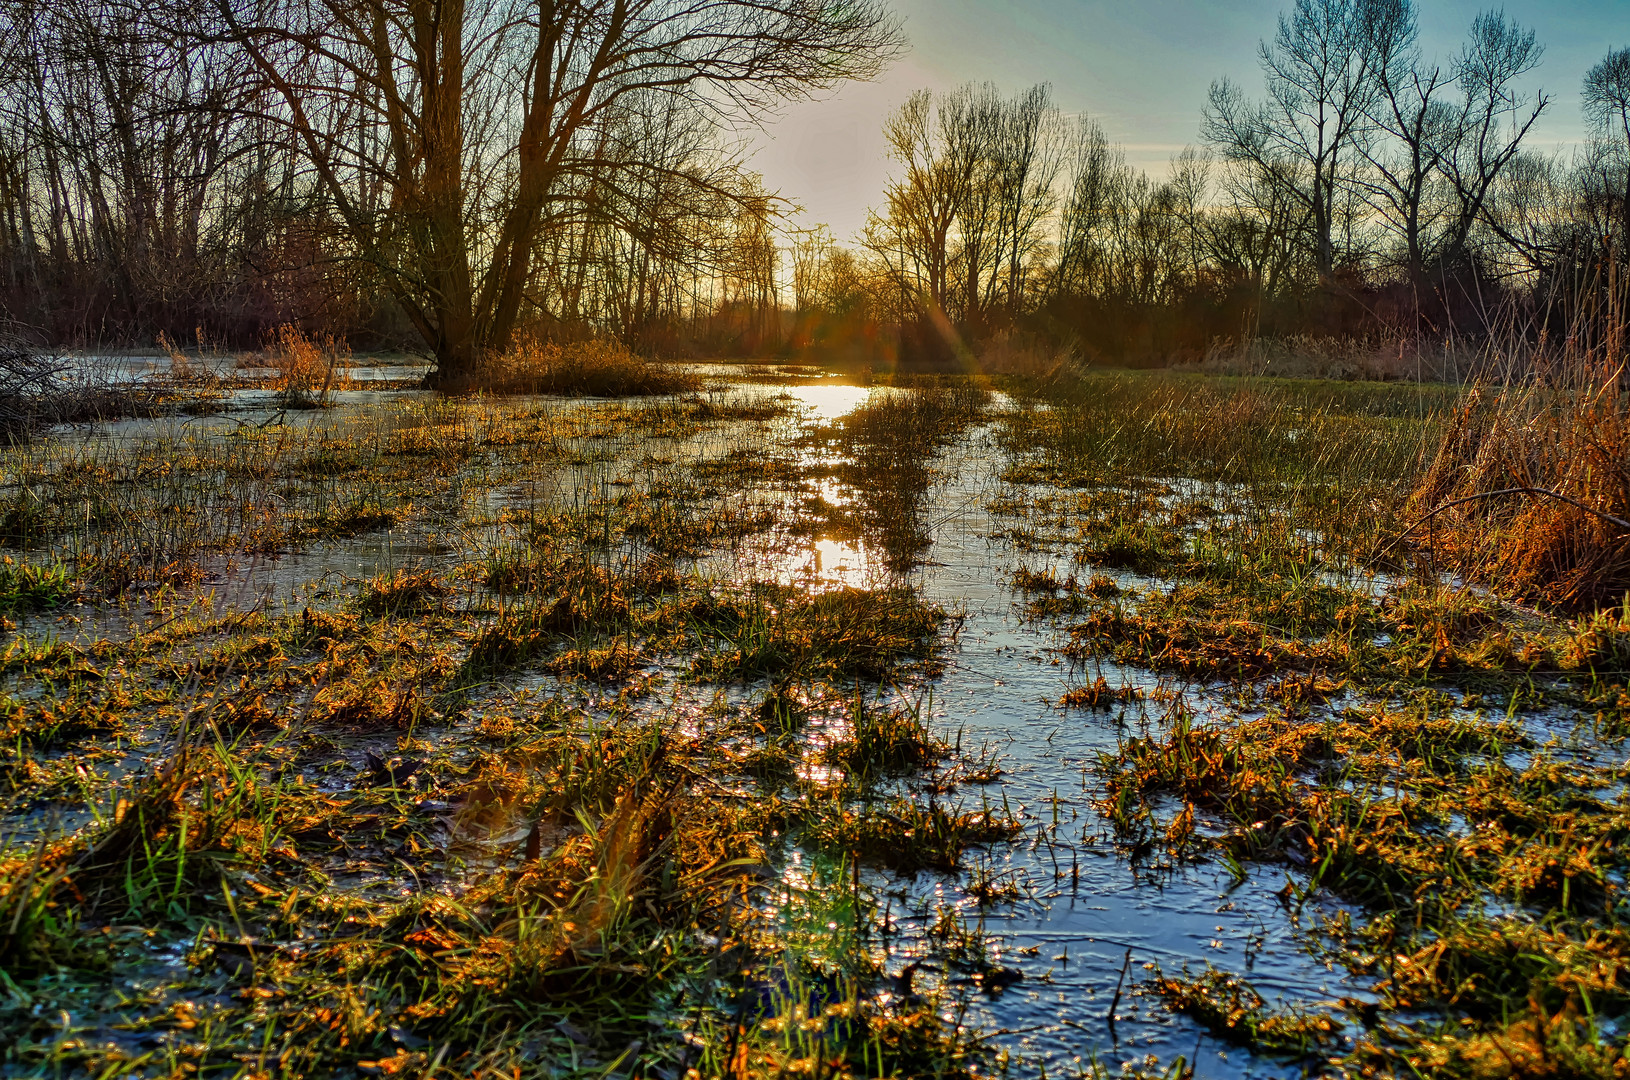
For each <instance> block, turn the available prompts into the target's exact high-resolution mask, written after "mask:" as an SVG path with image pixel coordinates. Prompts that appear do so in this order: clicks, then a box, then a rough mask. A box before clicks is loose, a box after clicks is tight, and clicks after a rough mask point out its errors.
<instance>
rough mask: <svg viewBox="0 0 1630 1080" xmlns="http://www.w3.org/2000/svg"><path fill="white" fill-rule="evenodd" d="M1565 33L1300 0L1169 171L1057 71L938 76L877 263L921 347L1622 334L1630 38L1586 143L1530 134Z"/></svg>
mask: <svg viewBox="0 0 1630 1080" xmlns="http://www.w3.org/2000/svg"><path fill="white" fill-rule="evenodd" d="M1542 53H1543V49H1542V47H1541V45H1540V44H1539V42H1538V41H1537V40H1536V38H1535V35H1534V33H1533V31H1531V30H1528V29H1525V28H1523V27H1521V26H1519V25H1518V24H1516V23H1515V22H1514V21H1513V20H1511V19H1509V18H1508V17H1506V16H1505V15H1504V14H1503V13H1501V12H1486V13H1484V14H1481V15H1479V16H1477V18H1476V19H1475V20H1474V21H1473V23H1472V25H1471V27H1470V29H1469V31H1468V34H1467V36H1466V39H1465V41H1464V43H1463V44H1462V45H1461V47H1460V48H1459V50H1458V51H1457V52H1455V53H1454V54H1453V55H1452V56H1449V57H1446V58H1430V57H1428V56H1426V55H1425V53H1424V50H1423V49H1422V48H1421V44H1420V40H1419V27H1418V12H1417V8H1416V6H1415V4H1414V2H1413V0H1295V2H1294V3H1293V5H1292V6H1291V8H1290V9H1289V10H1288V11H1287V12H1286V13H1285V14H1284V15H1282V16H1281V18H1280V20H1279V23H1278V27H1277V31H1276V33H1275V34H1274V35H1273V37H1272V38H1271V39H1269V40H1266V41H1264V42H1263V43H1262V45H1261V48H1260V50H1259V53H1258V61H1259V64H1260V67H1261V70H1262V76H1263V85H1262V89H1261V91H1260V92H1259V93H1253V92H1251V91H1250V90H1248V89H1246V88H1245V87H1242V86H1240V85H1238V84H1237V83H1234V82H1232V81H1229V80H1220V81H1218V82H1217V83H1215V84H1214V85H1213V87H1212V89H1211V92H1210V94H1209V97H1208V100H1207V102H1206V106H1205V109H1204V113H1203V117H1202V123H1201V135H1202V145H1201V147H1200V148H1198V149H1189V150H1186V151H1184V152H1183V153H1182V154H1180V155H1178V156H1177V157H1176V158H1175V159H1173V161H1172V163H1171V168H1170V170H1169V173H1168V175H1167V176H1165V177H1164V178H1161V179H1158V180H1157V179H1154V178H1151V177H1150V176H1148V175H1147V174H1146V173H1144V172H1142V171H1140V170H1137V169H1135V168H1133V167H1131V166H1129V165H1128V164H1127V162H1126V159H1125V155H1124V154H1123V153H1122V152H1121V151H1120V150H1119V149H1118V148H1116V147H1114V146H1112V145H1111V144H1110V142H1109V140H1108V139H1107V138H1106V136H1105V134H1104V132H1103V130H1102V128H1101V127H1100V126H1099V125H1098V124H1097V123H1096V122H1094V121H1093V120H1091V119H1090V118H1077V119H1073V120H1071V119H1067V118H1066V117H1065V116H1064V115H1063V114H1062V113H1061V111H1060V109H1059V108H1058V107H1057V105H1056V104H1055V103H1054V102H1053V101H1052V100H1051V96H1050V93H1049V91H1048V88H1047V87H1046V86H1038V87H1035V88H1033V89H1031V90H1028V91H1026V92H1024V93H1021V94H1019V95H1017V96H1014V97H1004V96H1002V95H1001V94H1000V93H999V92H998V91H997V90H996V89H995V88H994V87H992V86H988V85H985V86H967V87H963V88H960V89H957V90H953V91H950V92H946V93H941V94H930V93H927V92H924V93H920V94H918V95H916V96H914V97H913V98H912V99H911V100H909V101H908V102H907V103H906V104H905V105H904V106H903V107H902V108H900V110H899V111H898V112H896V113H895V114H894V115H893V116H892V117H891V118H890V119H889V121H888V122H887V125H886V128H885V131H886V135H887V137H888V142H889V147H890V152H891V155H892V157H893V160H894V162H895V166H896V168H895V173H894V179H893V181H892V182H891V183H890V185H889V187H888V189H887V191H886V192H885V198H884V202H883V205H882V206H881V207H880V208H879V209H877V210H876V211H874V213H873V214H872V217H871V221H870V224H869V225H868V227H867V229H866V231H865V234H864V236H863V237H862V238H861V244H860V247H861V249H862V251H863V252H864V260H863V262H864V270H865V273H864V275H863V276H865V277H866V278H867V280H868V281H869V282H870V283H871V287H870V290H869V291H870V293H871V295H872V296H873V297H874V298H875V302H876V303H877V304H878V305H880V307H881V308H882V309H883V314H882V317H884V318H886V319H890V320H893V321H896V322H898V323H899V324H900V325H901V326H902V327H903V328H904V332H903V335H902V346H903V347H904V348H906V349H908V350H911V349H915V350H917V351H919V352H922V353H924V354H926V355H930V356H933V355H935V354H938V356H939V357H940V358H941V359H947V358H949V356H950V355H951V354H954V353H956V352H957V351H967V350H971V349H977V347H978V343H979V342H980V341H981V340H983V339H985V338H988V337H989V336H990V335H991V334H992V333H993V332H998V331H1003V330H1013V329H1020V330H1026V331H1028V332H1032V333H1040V334H1043V335H1049V336H1051V337H1053V338H1055V339H1060V340H1066V341H1069V342H1071V343H1073V344H1076V345H1077V346H1079V347H1081V348H1082V349H1083V350H1085V351H1087V352H1089V353H1093V354H1099V355H1105V356H1109V357H1112V358H1116V359H1141V358H1150V359H1169V358H1171V357H1172V356H1173V355H1175V354H1182V353H1185V352H1187V353H1191V354H1192V353H1195V352H1198V351H1202V350H1204V349H1205V348H1206V347H1207V346H1208V345H1209V344H1210V343H1213V342H1215V341H1217V340H1218V339H1220V338H1231V339H1234V340H1240V339H1248V338H1251V337H1254V336H1256V335H1259V334H1270V335H1289V334H1299V333H1303V334H1305V333H1315V334H1329V335H1340V336H1355V335H1356V336H1364V335H1374V336H1378V337H1379V336H1404V337H1425V338H1429V339H1440V340H1441V339H1446V338H1449V337H1453V336H1460V337H1477V336H1479V335H1484V336H1486V335H1488V334H1489V333H1491V332H1499V333H1510V332H1513V331H1516V332H1518V333H1521V334H1526V335H1529V336H1531V337H1532V336H1535V335H1541V334H1545V333H1554V334H1556V335H1558V336H1561V335H1563V334H1579V333H1584V334H1587V335H1594V338H1595V339H1598V340H1601V341H1606V340H1608V339H1609V338H1613V339H1614V340H1617V338H1614V335H1622V332H1623V328H1624V325H1625V317H1624V312H1625V297H1626V288H1625V283H1626V281H1627V275H1626V274H1625V273H1624V270H1625V268H1626V263H1627V259H1626V253H1627V251H1630V49H1620V50H1617V51H1613V52H1610V53H1609V55H1608V56H1607V57H1606V58H1605V59H1603V60H1602V61H1601V62H1600V63H1599V64H1597V65H1596V66H1595V67H1593V68H1592V69H1591V70H1590V72H1589V73H1588V74H1587V76H1586V78H1585V79H1584V84H1583V90H1584V107H1585V118H1586V120H1587V121H1588V124H1589V131H1590V134H1591V138H1590V141H1589V142H1588V143H1587V144H1586V145H1584V146H1582V147H1580V148H1577V150H1576V151H1575V152H1574V153H1573V154H1572V155H1571V156H1567V157H1564V156H1559V155H1549V156H1548V155H1545V154H1542V153H1540V152H1537V151H1535V150H1533V149H1532V148H1531V146H1530V144H1531V142H1532V134H1533V131H1534V128H1535V125H1536V124H1537V122H1538V121H1539V120H1540V118H1541V117H1542V116H1544V115H1545V114H1546V113H1547V112H1548V111H1549V110H1550V109H1551V107H1552V101H1551V98H1550V97H1549V96H1548V95H1546V94H1544V93H1543V92H1529V91H1527V90H1526V89H1525V87H1524V83H1525V81H1526V79H1525V77H1526V76H1529V75H1530V73H1531V72H1533V71H1534V70H1535V68H1536V67H1537V66H1538V64H1539V62H1540V59H1541V56H1542ZM1604 312H1605V313H1607V314H1608V315H1610V316H1611V317H1604Z"/></svg>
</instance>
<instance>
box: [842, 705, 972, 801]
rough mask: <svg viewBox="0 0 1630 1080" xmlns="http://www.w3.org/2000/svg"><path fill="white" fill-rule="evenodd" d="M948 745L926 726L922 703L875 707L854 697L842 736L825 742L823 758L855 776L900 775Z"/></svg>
mask: <svg viewBox="0 0 1630 1080" xmlns="http://www.w3.org/2000/svg"><path fill="white" fill-rule="evenodd" d="M950 753H951V748H950V747H949V746H948V745H946V743H945V741H944V740H943V739H941V738H939V737H938V736H936V735H934V734H933V732H932V731H930V730H929V727H928V723H927V721H926V720H924V718H923V715H922V706H921V705H920V704H919V705H916V706H912V707H895V708H888V709H885V708H877V707H875V706H872V705H869V704H868V703H867V702H866V701H865V700H864V699H862V698H859V697H857V698H856V699H855V700H854V702H853V703H852V704H851V706H850V709H849V731H848V734H847V736H846V737H845V738H843V739H840V740H838V741H836V742H833V743H830V744H828V746H827V747H826V749H825V750H824V751H823V752H822V755H821V757H822V760H824V761H825V762H826V763H827V764H828V765H836V766H838V767H839V768H841V769H843V770H844V771H845V772H847V773H848V774H849V775H850V776H851V777H854V778H855V779H857V780H861V781H865V780H868V779H871V778H874V777H881V776H901V775H904V774H905V773H908V772H915V771H917V770H920V769H925V768H927V767H929V766H931V765H934V764H937V763H938V762H940V761H943V760H944V759H945V758H947V757H949V756H950Z"/></svg>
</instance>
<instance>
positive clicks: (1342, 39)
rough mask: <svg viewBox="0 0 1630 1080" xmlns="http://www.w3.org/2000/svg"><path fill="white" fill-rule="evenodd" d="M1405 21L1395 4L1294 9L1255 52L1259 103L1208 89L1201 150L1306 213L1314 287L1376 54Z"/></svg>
mask: <svg viewBox="0 0 1630 1080" xmlns="http://www.w3.org/2000/svg"><path fill="white" fill-rule="evenodd" d="M1406 14H1407V9H1406V8H1405V6H1404V2H1403V0H1295V3H1294V4H1293V6H1292V8H1291V10H1290V12H1289V13H1288V14H1286V15H1282V16H1280V19H1279V30H1278V33H1277V34H1276V35H1275V37H1274V40H1273V42H1272V44H1269V43H1268V42H1263V43H1262V46H1261V49H1260V51H1259V53H1258V59H1259V62H1260V64H1261V66H1262V71H1263V75H1264V77H1265V84H1266V88H1267V98H1266V100H1264V101H1262V102H1253V101H1251V100H1249V99H1248V98H1247V97H1246V96H1245V93H1244V91H1243V90H1242V89H1241V88H1240V87H1239V86H1238V85H1236V84H1234V83H1232V82H1230V81H1228V80H1226V79H1225V80H1222V81H1220V82H1218V83H1216V84H1214V85H1213V86H1212V88H1211V95H1210V98H1209V102H1208V105H1207V107H1206V111H1205V116H1204V122H1203V128H1202V130H1203V134H1204V137H1205V139H1206V141H1207V142H1209V143H1210V144H1212V145H1213V146H1215V147H1216V148H1217V150H1218V151H1219V152H1220V153H1221V154H1222V155H1223V156H1224V157H1225V158H1226V159H1228V160H1229V161H1231V162H1234V163H1236V164H1239V165H1244V166H1247V167H1250V168H1253V169H1255V170H1256V171H1257V172H1258V174H1259V177H1260V179H1261V180H1262V181H1264V182H1270V183H1283V184H1287V185H1288V188H1287V192H1288V194H1290V195H1291V197H1292V198H1294V199H1295V200H1296V201H1297V202H1300V203H1302V204H1303V205H1304V206H1305V207H1306V208H1307V212H1308V217H1309V220H1310V221H1311V223H1312V242H1313V249H1314V250H1313V256H1314V262H1315V266H1316V267H1317V269H1318V273H1319V276H1320V278H1321V279H1325V280H1328V279H1329V278H1330V276H1331V274H1332V273H1333V272H1334V269H1335V263H1336V249H1335V233H1336V227H1337V217H1338V211H1339V207H1340V201H1341V194H1342V192H1341V189H1342V186H1343V185H1344V184H1345V183H1346V180H1347V172H1348V171H1349V170H1350V167H1351V165H1352V158H1354V157H1356V156H1357V155H1356V146H1357V144H1358V142H1359V140H1360V139H1361V138H1362V137H1363V135H1364V131H1365V121H1366V117H1367V116H1368V114H1369V113H1370V112H1371V111H1372V107H1373V103H1374V101H1375V99H1376V95H1377V86H1378V83H1377V79H1376V71H1377V67H1378V66H1379V64H1380V63H1381V62H1382V61H1381V59H1380V58H1379V57H1378V45H1380V44H1381V43H1383V42H1388V41H1396V40H1398V39H1399V38H1400V37H1401V35H1400V33H1399V31H1398V30H1397V29H1396V25H1397V23H1398V22H1399V21H1400V20H1401V19H1403V18H1405V17H1406Z"/></svg>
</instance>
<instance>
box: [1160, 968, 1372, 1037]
mask: <svg viewBox="0 0 1630 1080" xmlns="http://www.w3.org/2000/svg"><path fill="white" fill-rule="evenodd" d="M1148 990H1149V991H1150V992H1152V993H1154V994H1155V995H1157V996H1159V997H1160V998H1162V999H1163V1000H1164V1001H1165V1002H1166V1004H1167V1006H1168V1007H1169V1008H1171V1009H1172V1010H1174V1011H1176V1012H1180V1013H1185V1014H1187V1015H1188V1016H1192V1017H1194V1019H1195V1020H1197V1021H1199V1023H1200V1024H1201V1026H1203V1027H1204V1028H1205V1029H1206V1030H1207V1031H1209V1032H1211V1033H1212V1034H1213V1035H1215V1036H1217V1037H1218V1038H1219V1039H1222V1040H1224V1041H1226V1042H1230V1043H1234V1044H1235V1045H1237V1046H1245V1047H1249V1048H1250V1049H1252V1050H1254V1051H1257V1052H1259V1053H1264V1054H1270V1055H1274V1056H1283V1057H1308V1056H1311V1055H1314V1054H1318V1053H1320V1052H1321V1051H1325V1052H1327V1051H1329V1050H1330V1049H1332V1048H1333V1047H1334V1046H1335V1044H1336V1042H1337V1038H1336V1036H1337V1032H1338V1031H1339V1030H1340V1025H1339V1023H1338V1022H1337V1021H1335V1020H1333V1019H1332V1018H1331V1017H1329V1016H1323V1015H1318V1014H1310V1013H1305V1012H1302V1011H1300V1010H1290V1011H1285V1012H1281V1011H1276V1010H1273V1009H1270V1008H1268V1005H1267V1002H1265V1001H1263V1000H1262V995H1260V994H1258V993H1257V992H1256V990H1254V989H1253V988H1252V987H1251V985H1250V984H1249V983H1247V982H1245V981H1244V980H1243V979H1240V978H1238V977H1237V976H1234V975H1229V974H1227V973H1226V972H1221V971H1217V970H1215V969H1213V968H1207V969H1206V972H1205V974H1204V975H1200V976H1198V977H1189V976H1187V975H1184V976H1181V977H1172V976H1169V975H1163V974H1160V973H1159V972H1156V974H1155V976H1154V978H1153V979H1152V980H1150V982H1149V984H1148Z"/></svg>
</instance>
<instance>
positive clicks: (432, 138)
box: [215, 0, 900, 388]
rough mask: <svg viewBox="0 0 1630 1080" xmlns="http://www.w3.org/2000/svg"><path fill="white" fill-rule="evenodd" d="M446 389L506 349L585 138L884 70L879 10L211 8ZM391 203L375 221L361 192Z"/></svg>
mask: <svg viewBox="0 0 1630 1080" xmlns="http://www.w3.org/2000/svg"><path fill="white" fill-rule="evenodd" d="M215 8H216V15H217V26H218V28H219V29H218V32H219V33H220V34H222V35H224V36H225V37H227V38H229V39H230V40H232V41H233V42H235V43H237V44H239V45H240V46H241V47H242V48H243V49H244V50H246V52H247V54H248V55H249V56H250V57H251V58H252V60H253V62H254V64H255V67H256V69H257V70H258V71H259V73H260V74H261V76H262V77H263V78H264V79H265V80H266V81H267V83H268V84H269V85H270V86H271V87H273V88H274V89H275V90H276V92H277V94H278V98H279V113H278V118H279V119H280V120H281V121H282V122H283V123H285V124H286V125H287V128H288V129H289V131H290V134H291V135H292V137H293V138H295V139H296V140H298V142H299V145H300V147H301V149H302V150H303V151H304V153H305V154H306V155H307V157H308V158H309V160H310V162H311V164H312V167H313V169H314V170H315V173H316V175H317V177H318V178H319V180H320V183H321V185H322V188H323V190H324V192H325V194H326V196H327V197H328V198H329V199H330V200H331V202H332V204H333V206H334V207H335V209H336V212H337V213H338V214H339V215H340V217H341V218H342V220H343V221H344V222H345V225H346V228H347V232H348V234H349V236H350V237H351V239H352V242H353V244H354V245H355V248H356V254H357V256H358V257H360V258H362V259H364V260H366V261H367V262H369V263H370V264H371V265H372V266H373V267H375V268H376V269H377V270H378V271H379V272H380V273H382V274H383V275H384V277H385V281H386V282H387V284H388V286H389V288H390V289H391V291H392V293H393V294H394V295H395V297H396V299H397V301H398V302H399V303H400V304H401V306H402V308H403V309H404V311H405V312H406V313H407V316H408V318H409V319H410V320H411V321H412V323H413V325H414V326H415V327H416V328H417V329H418V331H419V333H420V334H421V335H422V336H423V338H424V340H425V341H426V343H427V344H428V345H429V346H430V349H431V351H432V353H433V354H434V356H435V358H436V361H437V381H438V383H439V384H441V385H443V386H446V387H449V388H457V387H459V386H462V385H467V384H469V383H470V382H471V381H472V380H473V379H474V378H476V375H477V369H478V366H479V360H480V357H481V356H482V355H483V353H484V352H485V351H486V350H489V349H495V348H502V347H503V346H504V345H505V344H506V343H507V341H508V340H509V338H510V335H511V333H512V332H513V330H514V328H515V326H516V323H517V320H518V319H519V317H520V314H521V309H522V305H523V302H524V300H525V296H526V292H527V288H528V286H529V284H530V282H531V279H532V276H533V263H532V259H533V256H534V252H535V249H536V240H537V238H538V235H539V232H540V230H541V229H542V228H543V226H544V223H545V220H546V218H547V216H548V210H549V207H550V204H551V201H552V200H554V199H556V198H557V197H558V196H559V194H560V184H561V181H562V179H563V178H564V177H565V176H567V175H569V174H571V173H572V172H574V171H578V170H592V168H593V162H592V161H584V160H582V159H581V158H580V157H578V154H579V152H580V151H581V150H582V147H583V144H582V142H581V140H580V139H579V138H578V136H579V135H580V134H581V133H583V132H584V131H585V130H588V129H590V128H592V127H593V126H594V125H595V124H597V123H599V122H600V121H601V120H602V119H604V118H605V117H606V116H607V115H608V114H609V113H612V112H614V111H615V110H616V109H617V108H618V107H619V105H620V104H621V103H622V102H624V101H625V100H627V99H629V98H630V97H631V96H634V95H638V94H642V93H650V92H656V93H663V94H671V95H676V96H681V97H685V98H688V99H691V100H693V101H695V102H697V103H698V104H699V105H700V106H701V107H703V108H707V109H711V110H714V111H715V112H718V113H720V114H730V115H736V116H741V115H750V112H751V111H752V110H762V109H765V108H768V107H770V106H772V105H773V104H774V102H775V101H777V100H778V99H780V98H782V97H785V96H788V95H799V94H805V93H808V92H810V91H811V90H813V89H816V88H820V87H825V86H829V85H832V84H833V83H836V82H837V81H839V80H842V79H848V78H855V77H865V76H869V75H872V74H874V73H876V72H877V71H878V70H880V68H881V67H882V66H883V64H884V63H886V62H887V60H888V59H889V58H890V57H891V56H892V55H893V53H894V52H895V51H896V49H897V48H898V47H899V43H900V39H899V36H898V33H897V30H896V27H895V23H894V22H893V20H891V19H890V18H889V17H888V16H887V15H886V14H885V13H884V11H883V9H882V8H881V7H880V6H879V5H878V4H877V3H875V2H873V0H215ZM371 184H377V185H379V187H380V188H381V189H382V190H383V191H384V192H385V193H386V194H385V198H384V200H383V204H382V209H381V210H380V211H379V212H370V211H369V209H368V207H367V206H366V205H365V204H364V203H363V202H362V200H361V198H360V194H361V192H362V191H364V190H365V189H367V187H368V186H369V185H371Z"/></svg>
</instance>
